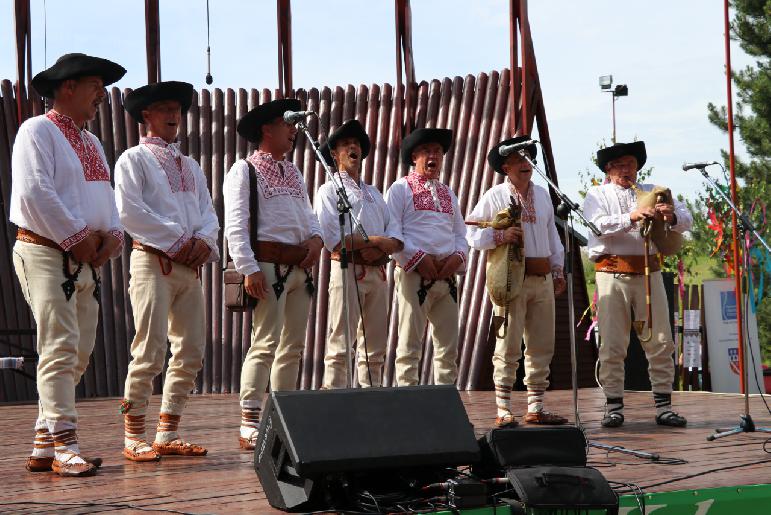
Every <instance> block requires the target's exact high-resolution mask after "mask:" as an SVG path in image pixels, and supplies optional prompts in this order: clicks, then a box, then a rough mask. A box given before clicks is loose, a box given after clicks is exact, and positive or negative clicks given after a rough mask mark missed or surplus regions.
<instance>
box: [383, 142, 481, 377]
mask: <svg viewBox="0 0 771 515" xmlns="http://www.w3.org/2000/svg"><path fill="white" fill-rule="evenodd" d="M451 143H452V131H451V130H448V129H417V130H415V131H414V132H412V133H411V134H410V135H409V136H407V137H406V138H404V141H402V149H401V158H402V162H403V163H404V164H405V165H406V166H408V167H413V166H414V169H413V170H412V171H411V172H410V173H409V175H407V176H406V177H402V178H401V179H399V180H397V181H396V182H394V183H393V184H392V185H391V187H390V188H389V189H388V193H387V195H386V202H387V204H388V208H389V209H390V211H391V217H392V218H393V219H394V221H395V222H396V223H397V224H398V227H399V232H400V233H401V235H402V236H401V238H400V239H401V241H402V242H403V243H404V248H403V249H402V250H401V251H400V252H396V253H395V254H394V258H395V259H396V262H397V263H398V264H399V268H397V269H396V274H395V281H396V296H397V299H398V304H399V340H398V344H397V348H396V382H397V384H398V385H399V386H412V385H416V384H418V379H419V377H418V364H419V363H420V356H421V354H422V350H423V349H422V342H423V336H424V333H425V329H426V322H427V321H428V322H431V326H432V333H431V335H432V339H433V342H434V383H436V384H453V383H455V379H456V378H457V375H458V365H457V363H456V360H457V357H458V300H459V299H458V290H457V283H456V281H455V274H458V273H464V272H465V268H466V255H467V253H468V245H467V244H466V238H465V234H466V226H465V223H464V221H463V215H462V213H461V212H460V206H459V205H458V198H457V197H456V196H455V193H453V191H452V190H451V189H450V187H449V186H447V185H445V184H442V183H441V182H439V173H440V171H441V169H442V162H443V160H444V154H445V153H446V152H447V150H448V149H449V148H450V144H451Z"/></svg>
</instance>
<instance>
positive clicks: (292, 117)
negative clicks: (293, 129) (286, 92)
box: [284, 111, 316, 123]
mask: <svg viewBox="0 0 771 515" xmlns="http://www.w3.org/2000/svg"><path fill="white" fill-rule="evenodd" d="M309 116H316V113H314V112H313V111H284V121H285V122H286V123H297V122H301V121H303V120H305V119H306V118H307V117H309Z"/></svg>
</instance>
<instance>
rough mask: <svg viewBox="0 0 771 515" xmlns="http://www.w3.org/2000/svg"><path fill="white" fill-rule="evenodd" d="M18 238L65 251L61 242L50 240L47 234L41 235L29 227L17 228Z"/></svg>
mask: <svg viewBox="0 0 771 515" xmlns="http://www.w3.org/2000/svg"><path fill="white" fill-rule="evenodd" d="M16 239H17V240H18V241H23V242H26V243H33V244H35V245H42V246H43V247H48V248H51V249H55V250H59V251H61V252H64V249H63V248H61V246H59V244H58V243H56V242H55V241H53V240H49V239H48V238H46V237H45V236H40V235H39V234H37V233H35V232H32V231H30V230H29V229H24V228H23V227H19V228H17V229H16Z"/></svg>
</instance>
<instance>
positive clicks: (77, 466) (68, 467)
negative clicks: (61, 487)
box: [51, 452, 97, 477]
mask: <svg viewBox="0 0 771 515" xmlns="http://www.w3.org/2000/svg"><path fill="white" fill-rule="evenodd" d="M63 454H67V455H68V456H67V458H66V459H64V460H62V461H59V460H57V459H56V458H54V461H53V462H52V463H51V470H53V471H54V472H56V473H57V474H59V475H60V476H62V477H86V476H95V475H96V470H97V467H96V466H95V465H94V464H93V463H88V462H86V463H70V462H71V461H72V458H74V457H78V458H81V459H83V458H82V457H80V456H78V455H77V454H75V453H74V452H67V453H63Z"/></svg>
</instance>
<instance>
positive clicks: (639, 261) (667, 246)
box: [584, 141, 693, 427]
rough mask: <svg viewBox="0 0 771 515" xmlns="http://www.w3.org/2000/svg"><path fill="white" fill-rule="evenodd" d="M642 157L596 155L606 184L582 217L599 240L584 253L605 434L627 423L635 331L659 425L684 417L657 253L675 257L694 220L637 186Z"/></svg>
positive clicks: (629, 149) (615, 152)
mask: <svg viewBox="0 0 771 515" xmlns="http://www.w3.org/2000/svg"><path fill="white" fill-rule="evenodd" d="M646 158H647V154H646V151H645V143H644V142H642V141H636V142H634V143H617V144H615V145H613V146H611V147H607V148H603V149H601V150H599V151H598V152H597V166H598V167H599V168H600V170H602V171H603V172H605V173H606V174H607V177H608V182H607V183H606V184H603V185H601V186H595V187H593V188H590V189H589V191H588V192H587V194H586V199H585V200H584V214H585V216H586V218H587V219H588V220H589V221H591V222H592V223H593V224H594V225H596V226H597V228H598V229H599V230H600V232H601V233H602V234H601V236H599V237H596V236H594V235H593V234H591V233H590V234H589V243H588V246H587V250H588V252H589V259H590V260H592V261H594V264H595V265H594V266H595V270H596V276H595V277H596V282H597V293H598V301H597V311H598V313H597V316H598V320H599V328H600V337H601V338H602V343H601V345H600V357H599V359H600V371H599V380H600V384H601V386H602V388H603V390H604V392H605V397H606V407H605V416H604V417H603V419H602V425H603V426H604V427H619V426H621V424H623V423H624V413H623V409H624V358H626V350H627V347H628V346H629V334H630V332H631V329H632V327H634V328H635V330H636V331H637V333H638V334H639V336H640V343H641V344H642V348H643V350H644V351H645V356H646V357H647V358H648V372H649V374H650V380H651V386H652V390H653V400H654V403H655V405H656V423H657V424H659V425H663V426H672V427H683V426H685V425H686V419H685V417H682V416H680V415H678V414H677V413H675V412H674V411H672V381H673V379H674V374H675V367H674V361H673V359H672V353H673V352H674V342H673V340H672V330H671V328H670V325H669V307H668V305H667V297H666V292H665V291H664V282H663V280H662V278H661V271H660V265H659V260H658V257H657V254H658V253H662V254H665V255H667V254H674V253H675V252H677V250H678V249H679V247H680V245H681V244H682V236H681V234H682V233H683V232H685V231H687V230H688V229H690V227H691V224H692V223H693V219H692V217H691V214H690V213H689V212H688V209H687V208H686V207H685V205H684V204H683V203H682V202H675V201H674V200H673V199H672V194H671V192H670V191H669V190H668V189H666V188H662V187H660V186H653V185H650V184H637V172H638V171H639V170H640V169H641V168H642V167H643V165H644V164H645V161H646ZM646 308H647V320H645V319H640V317H638V316H636V318H637V320H635V321H634V322H633V320H632V312H634V313H635V315H638V314H639V313H642V312H644V311H645V310H646ZM646 326H647V327H646ZM646 329H647V330H646Z"/></svg>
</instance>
